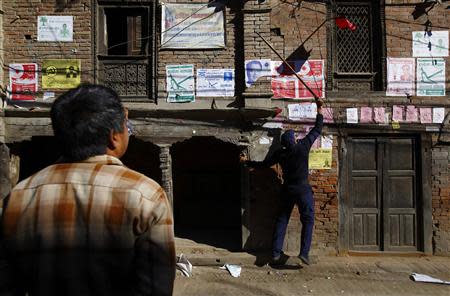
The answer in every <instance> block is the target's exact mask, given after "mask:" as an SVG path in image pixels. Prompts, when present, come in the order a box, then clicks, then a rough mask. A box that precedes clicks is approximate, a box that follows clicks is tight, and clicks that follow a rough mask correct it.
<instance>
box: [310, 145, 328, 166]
mask: <svg viewBox="0 0 450 296" xmlns="http://www.w3.org/2000/svg"><path fill="white" fill-rule="evenodd" d="M332 160H333V149H331V148H317V149H311V150H310V151H309V159H308V164H309V169H310V170H324V169H325V170H329V169H331V164H332Z"/></svg>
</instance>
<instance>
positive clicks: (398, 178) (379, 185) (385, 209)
mask: <svg viewBox="0 0 450 296" xmlns="http://www.w3.org/2000/svg"><path fill="white" fill-rule="evenodd" d="M418 142H419V141H418V140H417V139H416V138H414V137H409V136H405V137H401V136H390V137H361V138H359V137H353V138H350V139H349V141H348V192H347V193H348V194H347V198H348V199H347V201H348V213H349V215H348V221H347V223H348V224H347V225H348V230H349V233H348V237H349V248H350V250H356V251H395V252H415V251H421V249H423V248H422V245H423V240H422V237H423V229H422V227H421V225H422V224H423V223H422V222H421V221H422V217H421V214H420V213H421V201H422V199H421V194H420V192H421V187H420V184H421V177H420V174H419V172H420V170H419V165H418V164H419V163H420V161H419V155H420V154H419V151H420V147H419V146H418Z"/></svg>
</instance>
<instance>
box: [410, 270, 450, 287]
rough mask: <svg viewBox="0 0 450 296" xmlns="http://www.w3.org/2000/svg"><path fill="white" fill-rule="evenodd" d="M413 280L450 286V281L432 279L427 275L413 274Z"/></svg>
mask: <svg viewBox="0 0 450 296" xmlns="http://www.w3.org/2000/svg"><path fill="white" fill-rule="evenodd" d="M411 278H412V280H413V281H415V282H424V283H434V284H444V285H450V281H443V280H440V279H437V278H434V277H431V276H429V275H426V274H420V273H412V274H411Z"/></svg>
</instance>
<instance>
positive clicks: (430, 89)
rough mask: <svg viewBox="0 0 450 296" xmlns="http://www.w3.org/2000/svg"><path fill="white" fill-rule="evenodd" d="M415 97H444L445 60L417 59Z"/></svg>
mask: <svg viewBox="0 0 450 296" xmlns="http://www.w3.org/2000/svg"><path fill="white" fill-rule="evenodd" d="M417 95H418V96H445V60H444V59H443V58H435V59H430V58H428V59H427V58H420V59H417Z"/></svg>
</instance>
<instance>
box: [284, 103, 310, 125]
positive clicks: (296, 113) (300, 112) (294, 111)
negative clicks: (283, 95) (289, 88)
mask: <svg viewBox="0 0 450 296" xmlns="http://www.w3.org/2000/svg"><path fill="white" fill-rule="evenodd" d="M288 111H289V115H288V118H289V119H290V120H307V121H312V120H314V119H315V118H316V115H317V105H316V104H315V103H301V104H289V105H288Z"/></svg>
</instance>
